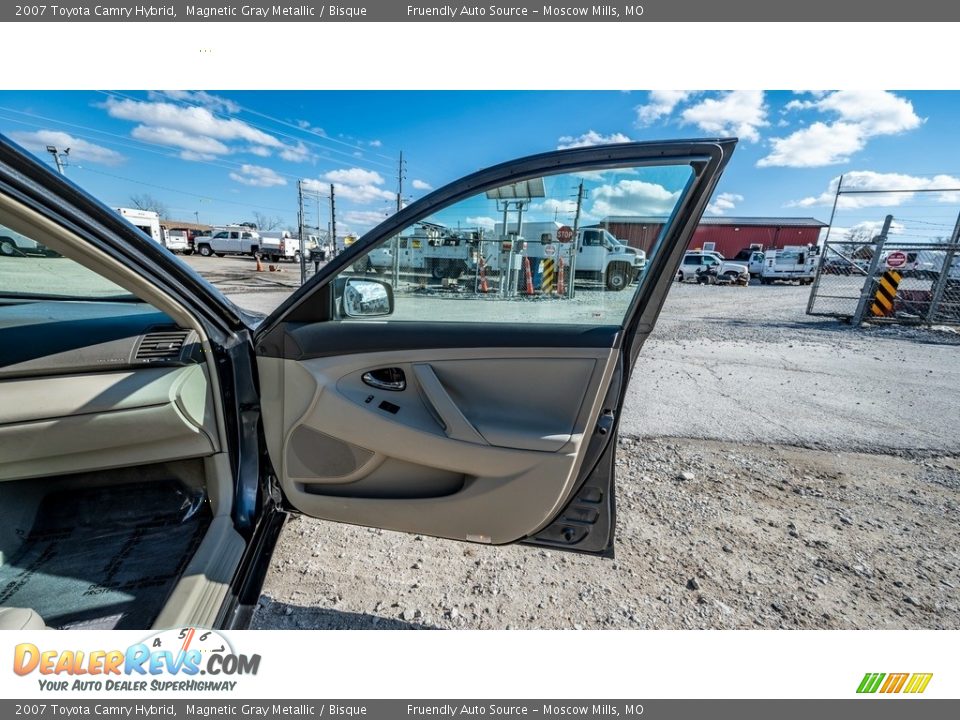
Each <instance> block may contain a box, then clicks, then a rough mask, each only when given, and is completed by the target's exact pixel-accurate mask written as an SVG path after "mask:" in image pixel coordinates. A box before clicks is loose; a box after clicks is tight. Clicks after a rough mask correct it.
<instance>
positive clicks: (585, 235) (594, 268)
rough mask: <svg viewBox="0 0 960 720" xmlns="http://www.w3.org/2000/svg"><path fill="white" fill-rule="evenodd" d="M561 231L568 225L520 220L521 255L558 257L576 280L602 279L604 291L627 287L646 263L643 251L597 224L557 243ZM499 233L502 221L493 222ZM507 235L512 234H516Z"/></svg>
mask: <svg viewBox="0 0 960 720" xmlns="http://www.w3.org/2000/svg"><path fill="white" fill-rule="evenodd" d="M508 231H509V226H508ZM564 231H567V234H569V227H568V226H563V225H561V224H560V223H559V222H556V221H551V222H530V223H524V224H523V225H522V226H521V239H522V240H525V241H526V249H525V250H524V251H523V253H522V254H523V255H525V256H526V257H529V258H531V259H536V260H541V259H543V258H545V257H560V258H562V259H563V261H564V262H565V263H566V264H567V265H573V267H574V273H575V277H576V279H577V280H595V281H598V282H603V283H604V284H605V285H606V287H607V289H608V290H623V289H624V288H626V287H628V286H629V285H630V283H632V282H633V281H634V280H636V279H637V278H638V277H639V276H640V274H641V273H642V272H643V270H644V268H645V267H646V265H647V255H646V253H645V252H644V251H643V250H639V249H637V248H632V247H628V246H627V245H626V244H624V243H622V242H620V240H618V239H617V238H615V237H614V236H613V235H611V234H610V233H609V232H607V231H606V230H604V229H603V228H601V227H585V228H580V229H579V230H578V231H577V237H576V242H575V243H574V242H560V238H561V236H562V235H563V234H564ZM502 233H503V223H497V225H496V226H495V227H494V235H495V236H497V237H502ZM507 237H508V238H512V237H516V233H515V232H510V234H509V235H508V236H507ZM571 246H572V247H571ZM574 254H575V255H576V257H573V255H574Z"/></svg>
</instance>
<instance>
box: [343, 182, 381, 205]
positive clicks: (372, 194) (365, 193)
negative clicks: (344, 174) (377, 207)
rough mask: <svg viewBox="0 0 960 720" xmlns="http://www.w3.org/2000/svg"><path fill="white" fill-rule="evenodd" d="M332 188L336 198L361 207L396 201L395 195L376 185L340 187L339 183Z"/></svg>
mask: <svg viewBox="0 0 960 720" xmlns="http://www.w3.org/2000/svg"><path fill="white" fill-rule="evenodd" d="M333 187H334V191H335V192H336V194H337V197H339V198H341V199H344V200H352V201H353V202H355V203H359V204H361V205H369V204H370V203H372V202H375V201H377V200H390V201H395V200H396V199H397V196H396V193H392V192H390V191H389V190H384V189H383V188H378V187H377V186H376V185H342V184H340V183H334V184H333ZM328 189H329V188H328Z"/></svg>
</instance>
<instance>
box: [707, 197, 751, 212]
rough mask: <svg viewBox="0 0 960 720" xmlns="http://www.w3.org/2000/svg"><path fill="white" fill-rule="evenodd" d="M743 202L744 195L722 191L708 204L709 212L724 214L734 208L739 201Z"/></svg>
mask: <svg viewBox="0 0 960 720" xmlns="http://www.w3.org/2000/svg"><path fill="white" fill-rule="evenodd" d="M742 202H743V195H738V194H737V193H726V192H725V193H720V194H719V195H717V196H716V197H715V198H714V200H713V202H712V203H710V204H709V205H707V212H708V213H710V214H712V215H723V214H724V213H725V212H727V211H728V210H734V209H736V207H737V203H742Z"/></svg>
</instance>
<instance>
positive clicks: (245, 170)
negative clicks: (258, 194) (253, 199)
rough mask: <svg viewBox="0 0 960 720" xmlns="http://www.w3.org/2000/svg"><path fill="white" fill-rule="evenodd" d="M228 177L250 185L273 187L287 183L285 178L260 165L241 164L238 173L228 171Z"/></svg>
mask: <svg viewBox="0 0 960 720" xmlns="http://www.w3.org/2000/svg"><path fill="white" fill-rule="evenodd" d="M230 179H231V180H236V181H237V182H238V183H242V184H244V185H250V186H251V187H273V186H275V185H286V184H287V181H286V179H285V178H282V177H280V175H278V174H277V173H276V172H275V171H274V170H271V169H270V168H268V167H263V166H262V165H242V166H241V167H240V172H239V173H235V172H232V173H230Z"/></svg>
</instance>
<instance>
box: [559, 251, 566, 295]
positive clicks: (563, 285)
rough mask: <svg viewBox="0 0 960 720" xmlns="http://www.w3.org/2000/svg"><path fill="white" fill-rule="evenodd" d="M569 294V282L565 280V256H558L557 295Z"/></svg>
mask: <svg viewBox="0 0 960 720" xmlns="http://www.w3.org/2000/svg"><path fill="white" fill-rule="evenodd" d="M566 294H567V284H566V283H565V282H564V281H563V258H562V257H557V295H559V296H560V297H563V296H564V295H566Z"/></svg>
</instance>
